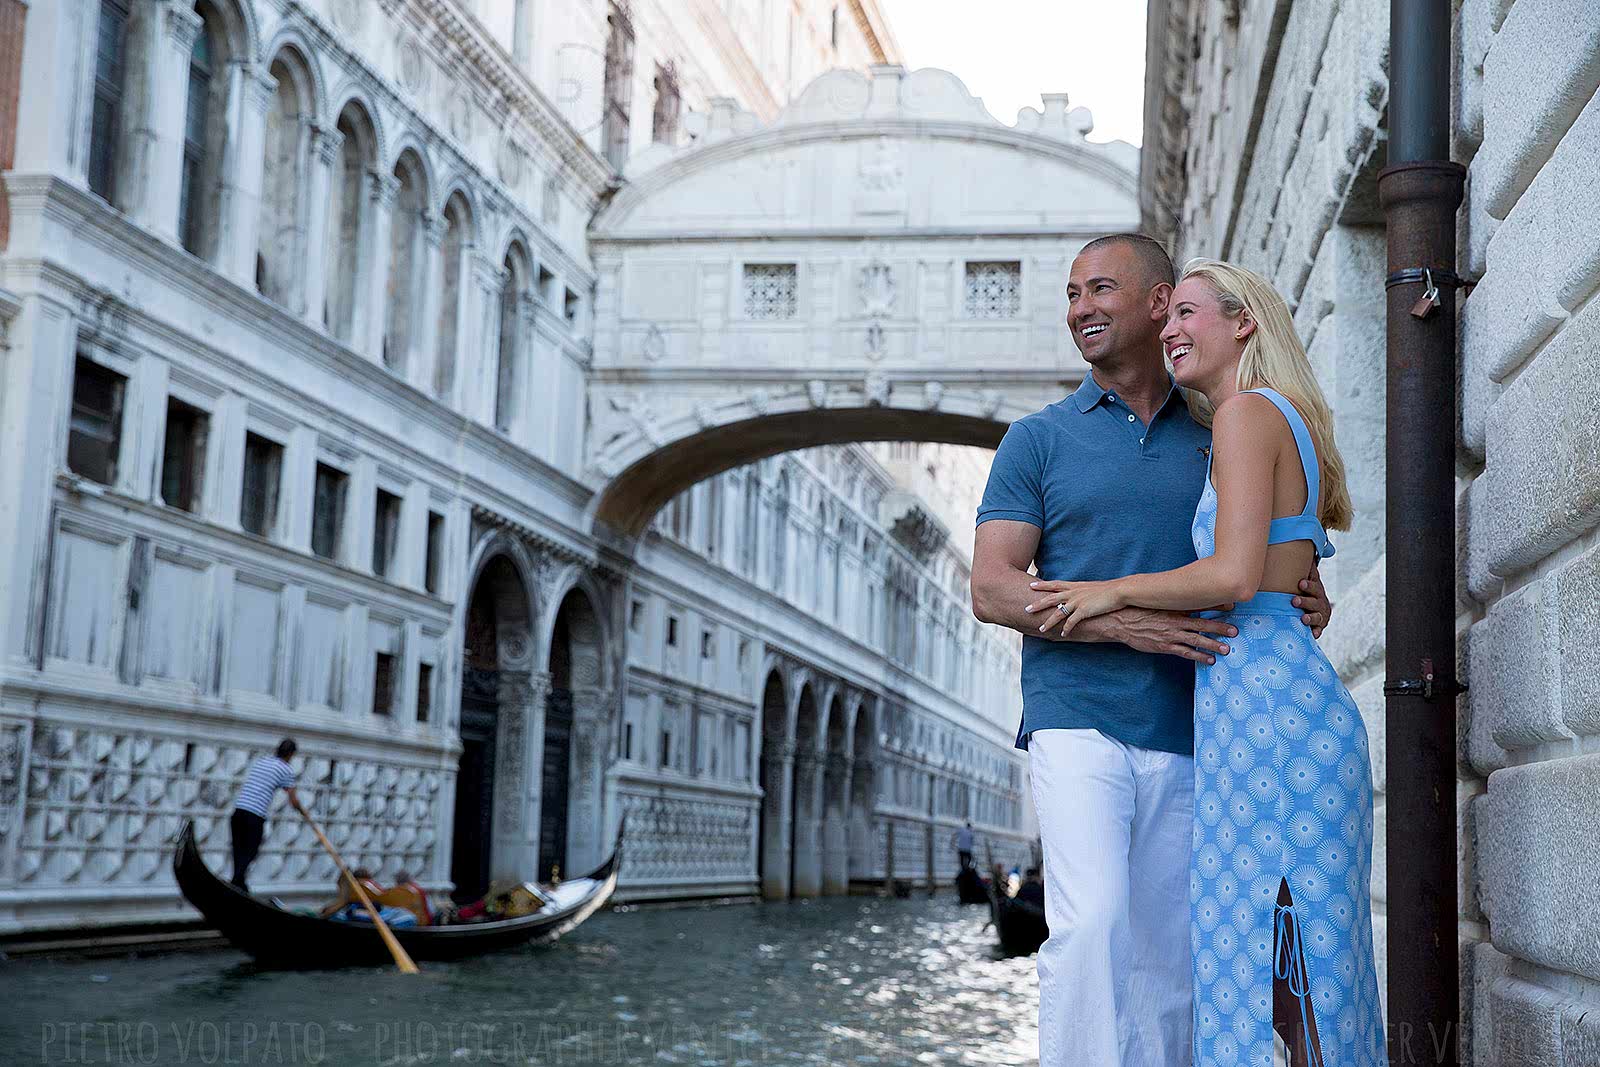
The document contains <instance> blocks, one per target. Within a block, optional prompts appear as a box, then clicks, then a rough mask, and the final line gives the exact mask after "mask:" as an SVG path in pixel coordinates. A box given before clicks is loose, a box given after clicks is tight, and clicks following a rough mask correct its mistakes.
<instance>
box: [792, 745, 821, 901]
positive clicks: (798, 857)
mask: <svg viewBox="0 0 1600 1067" xmlns="http://www.w3.org/2000/svg"><path fill="white" fill-rule="evenodd" d="M821 800H822V759H821V757H819V756H818V754H817V753H815V752H797V753H796V754H795V758H794V818H795V826H794V895H795V896H797V897H814V896H818V895H820V894H821V892H822V840H821V838H822V818H821V816H822V811H821V808H822V803H821Z"/></svg>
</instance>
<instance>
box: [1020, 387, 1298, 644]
mask: <svg viewBox="0 0 1600 1067" xmlns="http://www.w3.org/2000/svg"><path fill="white" fill-rule="evenodd" d="M1283 425H1284V423H1283V419H1282V417H1281V416H1279V415H1278V413H1277V409H1276V408H1274V407H1273V405H1272V401H1270V400H1268V399H1266V398H1265V397H1263V396H1259V395H1257V394H1255V393H1240V394H1238V395H1236V396H1234V397H1231V398H1229V400H1228V401H1227V402H1226V403H1224V404H1223V405H1222V407H1221V408H1219V409H1218V410H1217V414H1216V419H1215V422H1214V423H1213V426H1212V445H1213V448H1214V449H1215V455H1216V457H1217V460H1216V461H1215V462H1213V464H1212V469H1211V480H1212V483H1213V484H1214V485H1215V486H1216V490H1217V526H1216V551H1215V552H1214V553H1213V554H1212V555H1210V556H1207V557H1206V558H1205V559H1201V560H1196V561H1195V562H1193V563H1191V564H1189V565H1187V566H1184V567H1179V568H1177V569H1176V570H1170V571H1161V572H1159V573H1154V574H1131V575H1129V576H1127V577H1126V578H1117V579H1113V580H1111V581H1105V582H1035V583H1033V586H1034V588H1035V590H1036V591H1041V592H1045V593H1047V594H1048V595H1046V596H1043V597H1040V598H1039V599H1038V600H1036V601H1034V602H1033V603H1032V604H1029V605H1028V608H1027V610H1028V612H1029V613H1030V614H1038V613H1040V612H1047V611H1048V612H1050V614H1049V615H1047V616H1045V622H1044V625H1043V626H1042V627H1041V629H1042V630H1045V631H1047V632H1049V631H1054V630H1056V629H1057V628H1058V627H1059V628H1060V631H1061V633H1062V634H1067V633H1070V632H1071V631H1072V629H1073V627H1074V626H1076V625H1077V624H1078V623H1080V622H1081V621H1082V620H1084V619H1088V618H1094V617H1095V616H1097V615H1102V614H1104V613H1106V612H1108V611H1115V610H1117V609H1118V608H1122V607H1128V606H1135V605H1136V606H1138V607H1143V608H1156V609H1161V610H1167V611H1199V610H1202V609H1205V608H1211V607H1215V606H1216V605H1218V604H1224V603H1230V602H1236V601H1240V600H1249V599H1250V598H1251V597H1253V596H1255V595H1256V591H1257V590H1258V588H1259V587H1260V585H1261V574H1262V571H1263V569H1264V568H1265V566H1266V559H1267V532H1268V530H1269V529H1270V528H1271V525H1272V489H1273V474H1274V470H1275V468H1276V465H1277V457H1278V454H1279V451H1280V450H1281V446H1282V442H1281V434H1279V432H1278V429H1279V427H1280V426H1283ZM1058 605H1059V606H1060V607H1061V608H1064V609H1065V610H1052V609H1057V608H1058Z"/></svg>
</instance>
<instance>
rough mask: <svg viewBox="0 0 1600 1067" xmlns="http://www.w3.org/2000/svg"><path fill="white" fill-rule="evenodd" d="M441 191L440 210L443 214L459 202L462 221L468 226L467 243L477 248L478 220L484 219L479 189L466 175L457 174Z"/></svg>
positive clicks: (442, 186)
mask: <svg viewBox="0 0 1600 1067" xmlns="http://www.w3.org/2000/svg"><path fill="white" fill-rule="evenodd" d="M439 189H440V193H439V199H438V205H437V206H438V210H439V211H440V212H441V213H442V212H444V211H445V210H446V208H447V207H448V206H449V205H450V203H451V202H452V201H459V202H460V205H461V210H462V211H463V212H464V214H463V219H462V221H463V224H464V225H465V226H466V237H467V242H468V243H469V244H471V245H474V246H476V245H477V243H478V240H479V234H478V219H480V218H481V217H482V210H481V209H480V208H479V206H478V191H477V188H476V187H475V186H474V185H473V183H472V181H471V180H470V179H468V178H467V176H466V175H463V174H456V175H453V176H452V177H451V178H450V180H449V181H447V182H444V183H443V184H442V185H441V186H440V187H439Z"/></svg>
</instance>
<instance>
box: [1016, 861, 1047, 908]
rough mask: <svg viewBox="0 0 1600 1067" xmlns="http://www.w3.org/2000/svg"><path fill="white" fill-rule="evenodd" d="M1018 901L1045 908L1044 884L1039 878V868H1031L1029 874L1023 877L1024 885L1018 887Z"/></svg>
mask: <svg viewBox="0 0 1600 1067" xmlns="http://www.w3.org/2000/svg"><path fill="white" fill-rule="evenodd" d="M1017 899H1018V900H1021V901H1026V902H1027V903H1029V904H1033V905H1036V906H1038V907H1040V908H1043V907H1044V882H1043V880H1042V879H1040V877H1039V868H1037V867H1029V868H1028V873H1027V874H1025V875H1023V877H1022V884H1021V885H1020V886H1018V887H1017Z"/></svg>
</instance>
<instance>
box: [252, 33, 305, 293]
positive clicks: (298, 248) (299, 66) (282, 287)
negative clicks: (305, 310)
mask: <svg viewBox="0 0 1600 1067" xmlns="http://www.w3.org/2000/svg"><path fill="white" fill-rule="evenodd" d="M269 70H270V72H271V74H272V77H273V78H275V79H276V80H277V83H278V85H277V88H276V89H275V90H273V100H272V106H271V107H269V108H268V109H267V128H266V138H265V141H264V152H263V156H264V160H265V161H264V163H263V173H262V178H261V233H260V238H259V240H258V243H257V252H256V288H257V290H259V291H260V293H261V295H262V296H264V297H266V298H267V299H268V300H274V301H276V302H278V303H279V304H282V305H284V306H285V307H290V309H291V310H295V311H298V310H299V308H297V307H292V306H291V305H295V304H299V303H301V301H302V297H303V293H302V292H301V288H300V287H299V286H298V285H297V282H298V280H299V279H300V278H301V277H302V276H303V274H304V270H305V265H304V263H303V257H304V255H305V251H306V249H305V194H304V192H303V190H304V188H305V180H306V174H307V160H308V159H309V153H310V142H309V128H310V121H311V116H312V114H313V111H312V97H311V76H310V72H309V71H308V70H307V68H306V65H305V62H304V61H303V60H302V59H301V58H300V56H299V54H298V53H295V52H292V51H287V50H286V51H284V52H280V53H279V54H278V57H277V58H276V59H274V60H273V61H272V66H271V67H270V68H269Z"/></svg>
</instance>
